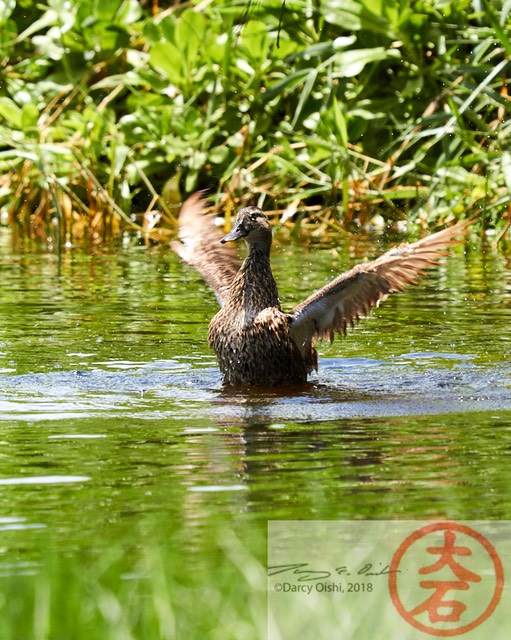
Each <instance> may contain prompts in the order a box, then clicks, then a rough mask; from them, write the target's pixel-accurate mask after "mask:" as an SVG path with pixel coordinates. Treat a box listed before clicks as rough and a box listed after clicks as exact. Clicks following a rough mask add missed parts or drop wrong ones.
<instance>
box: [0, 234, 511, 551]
mask: <svg viewBox="0 0 511 640" xmlns="http://www.w3.org/2000/svg"><path fill="white" fill-rule="evenodd" d="M360 247H362V245H361V246H360ZM360 247H358V248H357V247H351V248H350V247H349V246H348V245H345V246H343V247H340V248H339V250H336V251H335V252H333V251H332V250H326V249H325V250H314V251H308V250H307V249H305V248H299V247H286V248H280V249H279V248H278V247H277V250H276V251H275V257H274V270H275V274H276V277H277V279H278V282H279V285H280V291H281V297H282V299H283V300H286V301H287V302H288V304H289V306H292V305H293V304H294V303H296V302H299V301H300V300H301V299H303V298H304V297H306V296H307V295H308V294H309V293H310V292H311V291H313V290H315V289H316V288H318V287H319V286H321V285H322V284H324V283H325V282H326V281H327V280H329V279H330V278H331V277H332V276H333V275H336V274H337V273H339V272H341V271H343V270H344V269H346V268H347V267H348V266H349V265H350V264H352V263H351V262H350V261H349V259H348V258H349V257H350V256H349V254H350V253H351V254H353V255H355V254H356V255H357V256H359V257H363V255H366V254H367V253H371V251H372V250H371V249H370V247H369V245H367V243H366V244H365V245H364V246H363V247H362V248H360ZM374 253H375V254H376V253H381V248H380V247H374ZM4 258H5V260H3V261H2V265H1V266H0V269H1V274H0V275H1V276H2V280H1V282H2V284H1V286H0V305H1V307H0V372H1V381H2V392H1V394H0V431H1V435H0V454H2V456H0V479H1V478H3V479H4V484H3V486H2V495H1V498H0V515H1V516H4V517H10V518H15V519H16V518H18V519H21V520H19V524H20V526H21V527H23V526H24V524H27V527H25V529H26V530H23V533H22V534H19V532H18V535H22V536H23V537H22V538H14V532H12V536H13V537H9V536H10V535H11V534H9V531H5V532H4V535H5V536H7V537H6V538H4V539H3V541H4V544H5V546H6V547H8V548H12V549H19V548H24V549H25V550H26V548H35V547H37V545H38V544H40V541H41V539H42V538H41V536H43V535H46V534H45V533H44V531H49V532H51V535H53V536H55V539H56V540H58V544H62V545H63V546H64V547H65V548H66V549H71V550H73V549H76V548H79V547H80V546H81V545H83V544H84V541H85V540H88V541H90V540H94V545H99V546H101V545H103V546H105V547H107V546H108V545H109V544H110V542H111V541H112V540H118V539H127V540H129V541H130V543H129V544H130V545H131V544H133V545H135V546H136V545H139V544H142V543H141V542H140V540H145V539H146V538H147V537H150V535H151V533H152V532H153V531H154V529H158V528H161V520H162V519H163V518H164V519H165V522H166V525H165V526H166V527H168V533H169V535H172V536H175V537H176V540H177V542H176V544H178V543H179V544H180V545H184V547H188V548H190V549H196V548H198V546H197V545H198V544H199V543H198V537H197V536H198V535H199V534H198V533H197V532H202V534H203V535H205V536H207V533H205V532H207V530H208V523H211V521H213V520H220V521H222V522H224V523H225V526H226V527H227V526H231V525H232V524H233V523H237V524H239V523H255V522H257V523H260V525H261V527H263V528H264V527H265V526H266V520H267V519H268V518H279V517H280V518H345V519H351V518H389V517H391V518H404V517H412V518H413V517H421V518H423V517H436V516H442V517H444V516H445V517H447V516H448V517H467V516H468V517H483V518H484V517H491V518H498V517H507V515H506V514H507V513H508V512H509V509H510V507H511V498H510V497H509V491H508V487H509V484H510V482H511V477H510V476H511V471H510V469H511V467H510V466H509V464H508V459H509V451H510V450H511V442H510V434H511V429H510V425H511V393H510V388H511V364H510V358H509V355H510V353H511V346H510V343H511V332H510V330H509V326H511V325H510V322H509V320H510V313H511V310H510V300H511V287H510V285H509V282H511V279H510V278H509V275H510V271H509V265H508V264H506V262H505V260H504V258H502V257H501V256H499V255H498V254H496V253H491V252H490V251H486V252H481V251H480V250H477V251H476V250H475V249H470V250H469V251H468V253H467V254H466V255H463V254H462V253H461V252H459V253H458V255H457V256H456V257H455V258H453V259H450V260H449V261H447V262H446V263H445V265H444V266H442V267H441V268H440V269H439V270H437V271H435V272H434V273H433V274H432V275H431V276H430V277H429V278H428V279H427V280H425V281H424V282H423V283H422V284H421V285H420V286H419V287H417V288H412V289H410V290H408V291H407V292H405V293H404V294H403V295H399V296H394V297H391V298H390V299H389V300H388V301H387V302H386V303H385V304H384V305H382V308H381V309H378V310H377V312H376V313H375V314H374V315H373V317H371V318H370V319H369V320H367V321H366V322H364V323H363V324H361V325H360V327H359V328H357V329H356V330H355V331H354V332H352V333H351V335H350V336H349V337H348V338H347V339H346V340H340V339H336V340H335V341H334V343H333V345H331V346H330V345H327V344H322V345H321V349H320V351H321V359H320V370H319V373H318V375H317V376H316V377H315V378H314V379H312V380H311V382H310V384H308V385H306V386H304V387H302V388H299V389H287V390H284V391H282V390H279V391H275V390H270V391H269V390H232V389H223V388H222V386H221V384H220V374H219V371H218V367H217V365H216V362H215V359H214V357H213V355H212V354H211V352H210V351H209V349H208V347H207V344H206V335H207V324H208V321H209V319H210V318H211V317H212V315H213V314H214V313H215V311H216V301H215V299H214V296H213V295H212V294H211V293H210V292H209V291H208V289H207V287H206V286H205V285H204V284H203V283H202V282H201V281H200V279H199V278H198V277H197V276H196V275H195V274H194V273H193V272H190V271H189V270H187V269H186V268H185V267H183V266H182V265H180V263H179V262H178V261H177V259H176V258H175V257H174V256H173V255H171V254H170V253H165V252H160V253H150V252H148V251H134V252H132V253H128V254H124V255H108V254H104V255H95V256H85V255H81V256H80V255H74V254H69V255H66V256H63V260H62V263H61V264H60V265H58V264H57V263H56V261H55V259H54V258H53V257H52V256H47V255H29V254H25V255H14V254H9V253H8V252H7V253H6V255H4ZM62 478H70V479H71V480H69V481H68V482H64V481H59V479H62ZM45 479H46V480H45ZM49 479H50V480H51V479H53V480H54V482H50V480H49ZM73 479H74V480H73ZM17 480H18V482H17ZM19 481H21V482H19ZM17 522H18V521H16V522H14V524H13V526H17ZM0 524H1V520H0ZM29 524H36V525H38V526H39V525H41V526H42V527H43V529H31V528H29V527H28V525H29ZM247 526H248V525H247ZM247 531H248V529H247Z"/></svg>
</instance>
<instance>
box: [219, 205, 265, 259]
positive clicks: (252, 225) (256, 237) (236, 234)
mask: <svg viewBox="0 0 511 640" xmlns="http://www.w3.org/2000/svg"><path fill="white" fill-rule="evenodd" d="M240 238H244V240H245V241H246V243H247V244H248V245H249V246H250V245H252V246H257V245H262V246H263V247H266V248H267V249H268V250H269V248H270V245H271V227H270V223H269V222H268V218H267V217H266V216H265V215H264V213H263V212H262V211H261V209H259V208H258V207H244V208H243V209H240V210H239V211H238V215H237V216H236V219H235V221H234V224H233V227H232V229H231V231H230V233H228V234H227V235H226V236H224V237H223V238H222V239H221V240H220V242H221V243H222V244H224V243H225V242H234V241H235V240H239V239H240Z"/></svg>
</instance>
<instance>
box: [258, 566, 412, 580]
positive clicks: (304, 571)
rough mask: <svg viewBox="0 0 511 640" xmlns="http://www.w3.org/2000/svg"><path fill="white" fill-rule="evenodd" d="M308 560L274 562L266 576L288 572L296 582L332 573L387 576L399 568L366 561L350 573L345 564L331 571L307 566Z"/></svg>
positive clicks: (322, 578)
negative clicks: (293, 576)
mask: <svg viewBox="0 0 511 640" xmlns="http://www.w3.org/2000/svg"><path fill="white" fill-rule="evenodd" d="M309 567H310V563H309V562H297V563H293V564H276V565H273V566H271V567H268V577H270V576H276V575H279V574H283V573H290V574H292V575H295V576H298V578H297V582H309V581H311V580H324V579H325V578H329V577H330V576H332V575H337V576H351V575H357V576H371V577H373V576H388V575H389V574H390V573H400V571H399V569H395V570H394V569H393V570H391V569H390V566H389V565H388V564H386V565H383V563H381V562H379V563H378V565H374V564H373V563H372V562H367V563H366V564H364V565H363V566H362V567H360V569H358V571H355V573H352V572H351V571H350V570H349V567H347V566H346V565H342V566H339V567H335V569H333V571H327V570H321V569H312V568H309Z"/></svg>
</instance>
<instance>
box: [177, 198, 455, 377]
mask: <svg viewBox="0 0 511 640" xmlns="http://www.w3.org/2000/svg"><path fill="white" fill-rule="evenodd" d="M205 206H206V205H205V202H204V200H202V199H201V197H200V194H195V195H193V196H191V197H190V198H189V199H188V200H187V201H186V202H185V203H184V205H183V208H182V210H181V212H180V215H179V238H180V240H181V242H177V241H176V242H173V243H172V248H173V249H174V250H175V251H176V253H177V254H178V255H179V256H180V257H181V259H182V260H183V261H184V262H186V263H187V264H189V265H191V266H193V267H195V269H197V271H198V272H199V273H200V274H201V275H202V277H203V278H204V280H205V281H206V282H207V283H208V284H209V285H210V287H211V288H212V289H213V291H214V292H215V294H216V297H217V299H218V301H219V303H220V305H221V309H220V311H219V312H218V313H217V314H216V316H215V317H214V318H213V319H212V320H211V323H210V325H209V334H208V339H209V344H210V345H211V347H212V348H213V349H214V351H215V352H216V355H217V358H218V363H219V365H220V370H221V371H222V374H223V382H224V384H226V385H235V386H239V385H258V386H275V385H287V384H296V383H303V382H305V381H306V380H307V375H308V374H309V373H311V372H312V370H313V369H315V370H317V367H318V355H317V352H316V349H315V348H314V345H315V343H316V341H317V340H318V339H320V338H328V339H330V340H332V339H333V336H334V332H336V331H338V332H340V333H342V334H345V333H346V328H347V327H348V326H353V325H354V324H355V323H356V322H358V320H359V319H360V317H361V316H366V315H367V314H368V313H369V311H370V310H371V309H372V308H373V307H375V306H377V305H378V304H379V303H380V302H381V301H382V300H383V299H384V298H386V297H387V295H388V294H389V293H393V292H395V291H402V290H403V289H404V288H405V286H406V285H408V284H416V283H417V280H418V278H419V276H421V275H424V271H423V269H424V268H427V267H431V266H432V265H435V264H436V263H437V261H438V259H439V258H440V257H441V256H444V255H446V253H445V249H446V247H448V246H450V245H453V244H455V243H456V242H457V240H456V237H457V236H460V234H462V233H463V231H464V229H465V227H466V223H459V224H456V225H453V226H451V227H449V228H447V229H444V230H443V231H439V232H438V233H435V234H433V235H431V236H428V237H426V238H423V239H422V240H419V241H418V242H414V243H412V244H408V243H403V244H400V245H399V246H397V247H394V248H393V249H391V250H390V251H387V253H384V254H383V255H382V256H380V257H379V258H378V259H376V260H373V261H372V262H365V263H362V264H358V265H357V266H355V267H354V268H353V269H351V270H350V271H347V272H346V273H343V274H341V275H340V276H338V277H337V278H335V279H334V280H332V281H331V282H330V283H329V284H327V285H326V286H325V287H323V288H322V289H320V290H319V291H316V292H315V293H313V294H312V295H311V296H310V297H309V298H307V300H305V301H304V302H302V303H301V304H299V305H298V306H296V307H295V308H294V309H292V310H291V311H290V312H289V313H286V312H285V311H283V310H282V308H281V306H280V301H279V296H278V291H277V285H276V283H275V280H274V278H273V274H272V272H271V267H270V247H271V242H272V232H271V227H270V223H269V222H268V218H267V217H266V216H265V215H264V213H263V212H262V211H261V209H258V208H257V207H245V208H243V209H241V210H240V211H239V212H238V215H237V216H236V220H235V221H234V225H233V228H232V230H231V232H230V233H228V234H227V235H226V236H224V237H223V238H222V237H221V234H220V232H219V231H218V229H217V228H216V227H215V226H214V224H213V221H212V216H211V215H204V214H203V211H204V209H205ZM241 238H243V239H244V240H245V242H246V243H247V245H248V256H247V258H246V259H245V261H244V262H243V264H241V265H240V263H239V261H238V258H237V257H236V254H235V251H234V249H233V247H232V246H231V245H228V246H226V245H225V243H226V242H234V241H236V240H240V239H241Z"/></svg>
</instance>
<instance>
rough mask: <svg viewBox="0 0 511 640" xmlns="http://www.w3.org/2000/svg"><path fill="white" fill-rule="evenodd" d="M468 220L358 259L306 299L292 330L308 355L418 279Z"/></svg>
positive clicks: (293, 314) (297, 309)
mask: <svg viewBox="0 0 511 640" xmlns="http://www.w3.org/2000/svg"><path fill="white" fill-rule="evenodd" d="M468 224H469V223H464V222H462V223H459V224H456V225H453V226H452V227H449V228H448V229H444V230H443V231H439V232H438V233H435V234H433V235H431V236H428V237H426V238H423V239H422V240H419V241H418V242H414V243H413V244H408V243H404V244H401V245H399V246H397V247H394V248H393V249H391V250H390V251H388V252H387V253H384V254H383V255H382V256H380V257H379V258H378V259H376V260H373V261H372V262H367V263H363V264H359V265H357V266H356V267H354V268H353V269H351V271H347V272H346V273H343V274H342V275H340V276H339V277H337V278H335V280H332V282H330V283H329V284H327V285H326V286H325V287H323V288H322V289H320V290H319V291H317V292H316V293H314V294H313V295H312V296H310V297H309V298H307V300H305V301H304V302H302V303H301V304H299V305H298V306H297V307H295V308H294V309H293V310H292V311H291V313H290V331H291V336H292V338H293V340H294V342H295V343H296V345H297V346H298V347H299V349H300V350H301V352H302V354H303V355H304V357H305V358H306V359H307V360H309V359H310V358H313V357H314V356H313V346H314V342H315V341H316V340H317V339H319V338H328V339H330V340H332V339H333V336H334V332H335V331H338V332H341V333H346V328H347V327H348V326H354V325H355V323H357V322H358V320H359V319H360V317H362V316H366V315H367V314H368V313H369V312H370V310H371V309H372V308H374V307H376V306H378V304H379V303H380V302H381V301H382V300H383V299H385V298H386V297H387V296H388V294H389V293H393V292H394V291H402V290H403V289H404V288H405V287H406V286H407V285H409V284H416V283H417V281H418V279H419V277H420V276H422V275H424V269H426V268H428V267H431V266H433V265H435V264H436V263H437V262H438V259H439V258H440V257H442V256H444V255H446V251H445V249H446V248H447V247H449V246H451V245H453V244H457V242H458V240H457V238H458V237H459V236H460V235H462V234H463V232H464V230H465V228H466V227H467V226H468Z"/></svg>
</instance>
